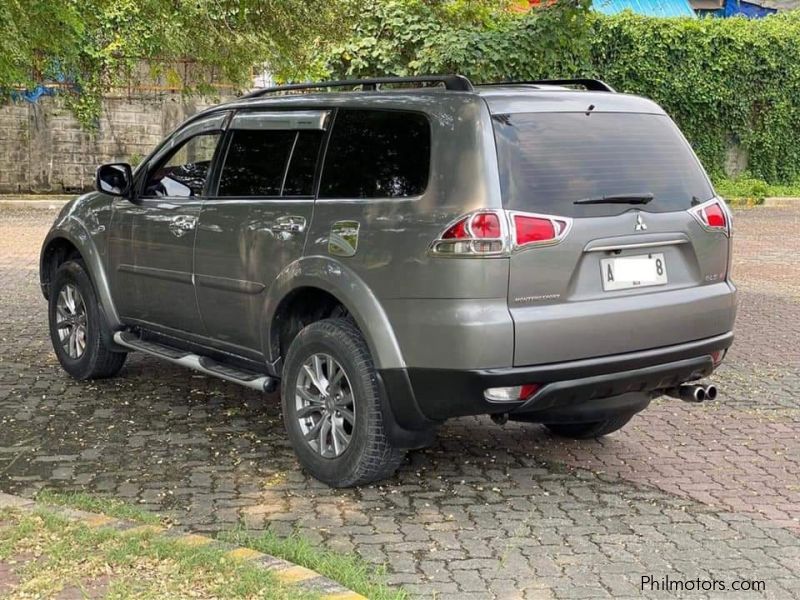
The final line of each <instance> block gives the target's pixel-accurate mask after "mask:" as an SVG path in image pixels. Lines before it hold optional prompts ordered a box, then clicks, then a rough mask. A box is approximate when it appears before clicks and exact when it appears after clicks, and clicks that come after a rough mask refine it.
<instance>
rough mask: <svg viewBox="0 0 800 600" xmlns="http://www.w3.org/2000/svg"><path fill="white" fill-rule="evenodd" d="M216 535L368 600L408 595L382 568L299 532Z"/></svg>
mask: <svg viewBox="0 0 800 600" xmlns="http://www.w3.org/2000/svg"><path fill="white" fill-rule="evenodd" d="M219 538H220V539H224V540H225V541H228V542H231V543H233V544H236V545H238V546H245V547H247V548H253V549H254V550H258V551H260V552H264V553H265V554H271V555H272V556H277V557H279V558H283V559H285V560H288V561H291V562H293V563H297V564H298V565H302V566H304V567H306V568H308V569H312V570H314V571H316V572H317V573H320V574H322V575H325V576H326V577H328V578H329V579H332V580H334V581H338V582H339V583H341V584H342V585H344V586H345V587H347V588H350V589H351V590H353V591H354V592H358V593H359V594H361V595H362V596H366V597H367V598H370V600H408V598H409V596H408V593H407V592H406V591H405V590H402V589H396V588H391V587H389V586H388V585H387V584H386V583H385V581H384V580H385V576H386V573H385V571H384V570H383V569H382V568H380V567H375V566H373V565H371V564H369V563H367V562H366V561H365V560H364V559H362V558H361V557H360V556H358V555H356V554H340V553H338V552H334V551H333V550H326V549H321V548H320V547H319V546H317V545H315V544H312V543H311V542H310V541H308V540H306V539H305V538H303V537H301V536H299V535H291V536H288V537H279V536H277V535H275V534H273V533H271V532H265V533H262V534H259V535H251V534H248V533H246V532H244V531H241V530H239V531H233V532H229V533H224V534H221V535H220V536H219Z"/></svg>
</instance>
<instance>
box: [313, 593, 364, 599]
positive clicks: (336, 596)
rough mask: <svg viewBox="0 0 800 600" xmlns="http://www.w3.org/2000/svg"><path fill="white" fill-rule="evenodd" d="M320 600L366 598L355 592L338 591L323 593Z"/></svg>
mask: <svg viewBox="0 0 800 600" xmlns="http://www.w3.org/2000/svg"><path fill="white" fill-rule="evenodd" d="M320 600H367V599H366V598H365V597H364V596H362V595H361V594H356V593H355V592H339V593H336V594H325V595H324V596H320Z"/></svg>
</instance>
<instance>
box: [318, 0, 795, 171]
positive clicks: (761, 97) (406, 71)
mask: <svg viewBox="0 0 800 600" xmlns="http://www.w3.org/2000/svg"><path fill="white" fill-rule="evenodd" d="M373 6H374V8H373V9H372V10H371V11H365V13H364V14H363V15H362V18H361V19H360V21H359V24H358V26H357V27H356V28H355V29H354V31H353V34H352V36H351V37H350V39H348V40H347V41H346V42H344V43H341V44H338V45H336V46H335V47H334V48H333V51H332V53H331V57H330V59H329V69H330V71H331V74H332V75H334V76H351V75H352V76H369V75H384V74H387V75H413V74H420V73H443V72H457V73H463V74H465V75H467V76H468V77H470V78H472V79H473V80H474V81H477V82H487V81H501V80H512V79H516V80H525V79H538V78H561V77H574V76H581V77H599V78H601V79H604V80H605V81H608V82H609V83H610V84H611V85H613V86H614V87H615V88H617V89H618V90H621V91H626V92H631V93H635V94H640V95H643V96H647V97H650V98H652V99H654V100H655V101H656V102H658V103H659V104H661V105H662V106H663V107H664V108H665V109H666V110H667V111H668V112H669V113H670V114H671V115H672V117H673V118H675V120H676V121H677V122H678V124H679V125H680V126H681V128H682V129H683V131H684V133H685V134H686V136H687V138H688V139H689V140H690V142H691V143H692V145H693V147H694V148H695V150H696V151H697V152H698V154H699V155H700V158H701V160H702V161H703V163H704V164H705V165H706V167H707V168H708V169H709V170H710V171H711V173H712V174H714V175H721V174H722V173H723V171H724V167H725V162H726V155H727V153H728V151H729V149H730V148H731V147H732V146H738V147H739V148H741V149H742V150H743V151H744V152H745V153H746V154H747V155H748V162H749V170H750V171H751V173H752V174H753V175H754V176H756V177H759V178H762V179H765V180H766V181H768V182H771V183H782V182H793V181H798V180H800V145H798V143H797V134H798V132H800V100H798V98H800V11H796V12H795V13H786V14H780V15H775V16H771V17H768V18H766V19H759V20H747V19H743V18H734V19H656V18H649V17H643V16H640V15H634V14H632V13H624V14H622V15H617V16H613V17H608V16H603V15H599V14H596V13H593V12H590V11H589V5H588V3H587V2H585V1H583V0H579V1H578V2H577V3H575V2H567V1H566V0H559V1H558V2H556V4H555V5H553V6H552V7H551V8H548V9H544V10H535V11H532V12H531V13H529V14H526V15H522V16H519V15H514V14H511V13H507V12H506V13H503V14H499V15H489V17H488V18H487V17H486V16H485V15H484V21H482V22H481V21H475V20H469V19H455V20H450V21H448V20H445V19H441V18H440V17H439V16H438V15H437V13H436V12H435V11H434V10H432V9H431V7H430V5H429V4H428V3H426V2H424V1H422V0H407V1H400V0H384V1H381V2H377V3H376V4H375V5H373Z"/></svg>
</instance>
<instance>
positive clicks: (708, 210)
mask: <svg viewBox="0 0 800 600" xmlns="http://www.w3.org/2000/svg"><path fill="white" fill-rule="evenodd" d="M689 214H691V215H692V216H693V217H694V218H695V219H697V221H698V223H700V225H702V226H703V228H704V229H707V230H708V231H719V232H722V233H725V234H729V233H730V216H729V213H728V211H727V210H726V209H725V207H724V205H723V202H722V200H719V199H717V198H714V199H712V200H709V201H708V202H704V203H703V204H701V205H699V206H695V207H694V208H690V209H689Z"/></svg>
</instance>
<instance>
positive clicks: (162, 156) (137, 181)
mask: <svg viewBox="0 0 800 600" xmlns="http://www.w3.org/2000/svg"><path fill="white" fill-rule="evenodd" d="M234 112H235V111H232V110H230V109H228V108H225V109H222V110H217V111H213V112H210V113H204V114H201V115H197V116H196V117H192V118H191V119H189V120H188V121H186V122H185V123H182V124H181V125H180V126H179V127H177V128H176V129H175V131H173V132H172V133H171V134H169V135H168V136H167V137H166V138H164V139H163V140H162V142H161V143H160V144H158V146H156V147H155V148H154V149H153V151H152V152H151V153H150V154H149V155H147V158H145V159H144V160H143V161H142V162H141V163H139V165H138V166H137V167H136V169H135V172H134V186H133V189H134V192H135V195H134V198H135V201H136V202H139V201H152V200H163V199H164V198H169V199H174V200H182V201H186V199H187V198H189V199H195V198H207V197H208V193H209V191H210V190H211V189H212V188H211V187H210V184H211V183H212V177H213V176H214V170H215V168H216V165H217V162H218V160H219V153H220V150H221V148H222V146H223V143H224V141H225V134H226V130H227V128H228V124H229V123H230V121H231V118H233V113H234ZM223 115H224V118H223V119H222V123H221V124H220V126H219V127H218V128H210V129H208V130H206V131H200V132H198V133H196V134H194V135H191V136H188V137H187V138H186V139H184V140H181V146H182V145H183V144H185V143H186V142H188V141H189V140H191V139H193V138H195V137H197V136H198V135H208V134H210V133H217V134H219V135H220V138H219V140H218V141H217V146H216V148H215V149H214V154H213V155H212V157H211V164H209V166H208V175H207V176H206V182H205V184H204V186H203V190H202V192H201V194H200V195H199V196H161V197H157V196H145V195H143V194H144V187H145V185H147V181H148V180H149V179H150V173H152V172H153V171H154V170H155V169H156V168H158V167H160V166H161V165H163V164H164V161H165V160H169V159H170V158H172V156H174V154H175V152H170V151H168V150H167V149H166V148H167V146H168V145H169V144H170V143H171V142H173V141H174V140H176V139H177V138H180V137H181V135H183V134H184V132H185V131H186V130H187V129H189V128H190V127H192V126H195V125H197V123H198V122H203V121H206V120H207V121H213V120H215V119H217V118H218V117H220V116H223ZM178 149H180V146H179V147H178ZM176 151H177V150H176Z"/></svg>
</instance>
